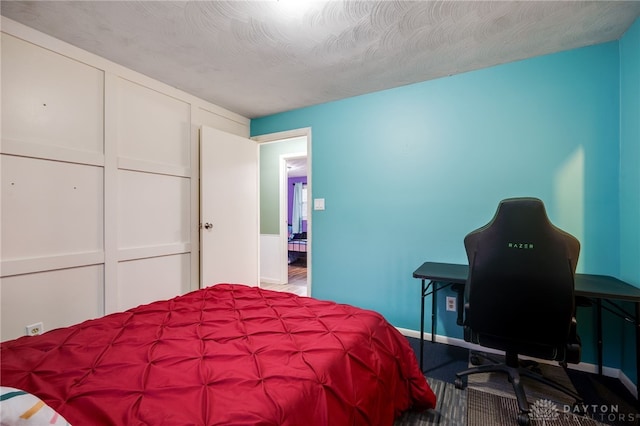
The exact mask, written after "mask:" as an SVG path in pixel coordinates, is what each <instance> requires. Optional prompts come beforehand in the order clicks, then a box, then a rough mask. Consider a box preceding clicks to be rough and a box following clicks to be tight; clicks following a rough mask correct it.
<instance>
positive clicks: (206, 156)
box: [200, 126, 260, 287]
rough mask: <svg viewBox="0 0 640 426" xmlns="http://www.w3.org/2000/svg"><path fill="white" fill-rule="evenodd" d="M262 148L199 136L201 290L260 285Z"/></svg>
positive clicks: (215, 134)
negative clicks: (221, 285) (259, 188)
mask: <svg viewBox="0 0 640 426" xmlns="http://www.w3.org/2000/svg"><path fill="white" fill-rule="evenodd" d="M258 195H259V193H258V146H257V143H256V142H255V141H253V140H251V139H246V138H242V137H240V136H236V135H232V134H230V133H226V132H223V131H220V130H216V129H212V128H209V127H204V126H203V127H202V128H201V131H200V221H201V229H200V246H201V247H200V265H201V266H200V268H201V272H200V279H201V287H207V286H211V285H215V284H219V283H234V284H246V285H251V286H257V285H258V277H259V273H258V259H259V255H258V229H259V226H258V221H259V217H260V216H259V207H258Z"/></svg>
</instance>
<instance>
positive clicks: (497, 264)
mask: <svg viewBox="0 0 640 426" xmlns="http://www.w3.org/2000/svg"><path fill="white" fill-rule="evenodd" d="M464 244H465V249H466V251H467V257H468V260H469V278H468V281H467V285H466V288H465V295H466V305H465V307H466V309H465V327H468V328H469V330H468V331H471V332H472V333H473V334H475V335H477V336H483V337H484V338H485V340H487V341H489V342H493V344H489V345H488V346H492V347H496V348H497V349H502V350H507V349H506V348H505V347H504V346H505V345H506V346H510V347H511V350H517V351H518V353H526V351H524V349H523V348H527V347H530V346H532V345H533V346H541V347H559V346H561V345H563V344H566V342H567V339H568V334H569V329H570V326H571V321H572V317H573V315H574V273H575V268H576V263H577V261H578V255H579V253H580V243H579V242H578V240H577V239H576V238H574V237H573V236H571V235H570V234H568V233H566V232H564V231H562V230H560V229H559V228H557V227H555V226H554V225H553V224H552V223H551V222H550V221H549V219H548V217H547V214H546V211H545V207H544V204H543V203H542V201H541V200H539V199H537V198H511V199H506V200H503V201H502V202H500V205H499V206H498V209H497V211H496V214H495V216H494V217H493V219H492V220H491V222H489V223H488V224H487V225H485V226H484V227H482V228H480V229H478V230H476V231H473V232H471V233H470V234H469V235H467V236H466V237H465V239H464ZM479 340H482V337H481V338H480V339H479ZM478 343H480V344H484V343H483V342H482V341H479V342H478ZM485 346H487V345H485ZM538 355H539V354H536V356H538Z"/></svg>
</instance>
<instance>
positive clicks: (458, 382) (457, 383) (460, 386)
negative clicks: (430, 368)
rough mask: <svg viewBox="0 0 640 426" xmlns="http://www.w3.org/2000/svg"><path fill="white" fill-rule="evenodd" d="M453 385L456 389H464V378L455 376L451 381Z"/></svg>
mask: <svg viewBox="0 0 640 426" xmlns="http://www.w3.org/2000/svg"><path fill="white" fill-rule="evenodd" d="M453 385H454V386H455V387H456V389H464V388H465V383H464V379H463V378H462V377H456V379H455V380H454V381H453Z"/></svg>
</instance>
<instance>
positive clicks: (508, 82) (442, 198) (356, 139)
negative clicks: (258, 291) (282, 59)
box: [251, 42, 637, 367]
mask: <svg viewBox="0 0 640 426" xmlns="http://www.w3.org/2000/svg"><path fill="white" fill-rule="evenodd" d="M619 90H620V61H619V51H618V42H611V43H606V44H601V45H596V46H591V47H587V48H582V49H576V50H571V51H566V52H561V53H557V54H553V55H546V56H541V57H537V58H532V59H527V60H523V61H518V62H514V63H509V64H505V65H500V66H495V67H491V68H487V69H483V70H479V71H473V72H469V73H465V74H460V75H456V76H452V77H447V78H442V79H438V80H432V81H427V82H423V83H419V84H413V85H409V86H404V87H400V88H396V89H392V90H387V91H381V92H377V93H373V94H368V95H363V96H359V97H353V98H349V99H344V100H341V101H336V102H331V103H327V104H322V105H317V106H313V107H308V108H304V109H299V110H295V111H290V112H286V113H282V114H277V115H273V116H269V117H264V118H260V119H256V120H253V121H252V123H251V133H252V135H259V134H265V133H273V132H278V131H284V130H290V129H295V128H301V127H311V128H312V139H313V140H312V161H313V164H312V170H313V194H312V197H313V198H325V199H326V210H324V211H314V212H313V247H312V250H313V265H312V266H313V269H312V271H313V277H312V280H313V281H312V283H313V285H312V288H313V296H314V297H317V298H320V299H332V300H336V301H339V302H344V303H350V304H353V305H356V306H360V307H364V308H369V309H374V310H376V311H379V312H381V313H382V314H383V315H384V316H385V317H386V318H387V319H388V320H389V321H390V322H391V323H392V324H394V325H395V326H397V327H403V328H407V329H412V330H419V328H420V325H419V320H418V319H419V312H420V303H419V300H420V299H419V294H420V290H419V282H418V281H417V280H414V279H413V278H412V277H411V274H412V272H413V271H414V270H415V269H416V268H417V267H418V266H419V265H420V264H421V263H422V262H424V261H425V260H431V261H443V262H460V263H462V262H466V257H465V252H464V247H463V243H462V240H463V238H464V236H465V235H466V234H467V233H468V232H470V231H471V230H473V229H475V228H477V227H479V226H482V225H484V224H485V223H487V222H488V221H489V220H490V219H491V217H492V216H493V214H494V212H495V209H496V207H497V204H498V202H499V201H500V200H501V199H503V198H507V197H513V196H535V197H539V198H541V199H542V200H543V201H544V202H545V204H546V206H547V211H548V214H549V216H550V218H551V220H552V221H553V222H554V223H555V224H556V225H558V226H560V227H561V228H564V229H565V230H567V231H568V232H570V233H572V234H574V235H575V236H576V237H578V238H579V239H580V241H581V242H582V252H581V256H580V261H579V264H578V270H579V271H581V272H587V273H599V274H608V275H615V276H619V274H620V234H619V232H620V211H619V205H620V200H619V191H618V179H619V161H620V150H619V146H620V145H619V139H620V134H619V133H620V125H619V118H620V114H619V108H620V97H619ZM636 143H637V142H636ZM634 166H637V162H636V163H634ZM439 302H440V303H439V308H438V327H439V329H438V331H439V333H440V334H446V335H448V336H451V337H458V338H462V330H461V328H460V327H458V326H456V325H455V313H451V312H446V311H445V309H444V295H443V297H440V299H439ZM429 316H430V311H429V309H428V308H427V313H426V318H427V321H426V323H427V325H428V324H429V320H428V319H429ZM581 316H582V317H583V318H582V321H581V323H580V327H581V330H580V333H581V334H582V335H583V341H584V342H585V348H584V349H585V356H584V357H583V360H584V361H586V362H594V361H595V346H594V342H593V339H592V338H591V335H592V332H591V324H592V322H593V316H592V313H591V312H586V313H583V314H581ZM615 329H616V331H617V330H618V328H617V325H616V326H615ZM607 343H608V344H609V343H610V345H611V346H610V347H611V350H607V351H605V362H606V364H607V365H610V366H612V367H619V366H620V363H621V358H620V353H619V348H620V341H619V340H618V341H616V342H614V341H612V340H611V339H608V342H607ZM616 345H617V346H616Z"/></svg>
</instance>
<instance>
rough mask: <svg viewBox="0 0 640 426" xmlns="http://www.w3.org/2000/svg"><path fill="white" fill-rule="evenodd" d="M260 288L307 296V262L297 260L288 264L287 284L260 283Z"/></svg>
mask: <svg viewBox="0 0 640 426" xmlns="http://www.w3.org/2000/svg"><path fill="white" fill-rule="evenodd" d="M260 288H264V289H266V290H275V291H285V292H288V293H294V294H297V295H298V296H308V289H307V264H306V262H305V261H302V260H298V261H296V262H293V263H291V264H289V273H288V282H287V284H271V283H260Z"/></svg>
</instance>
